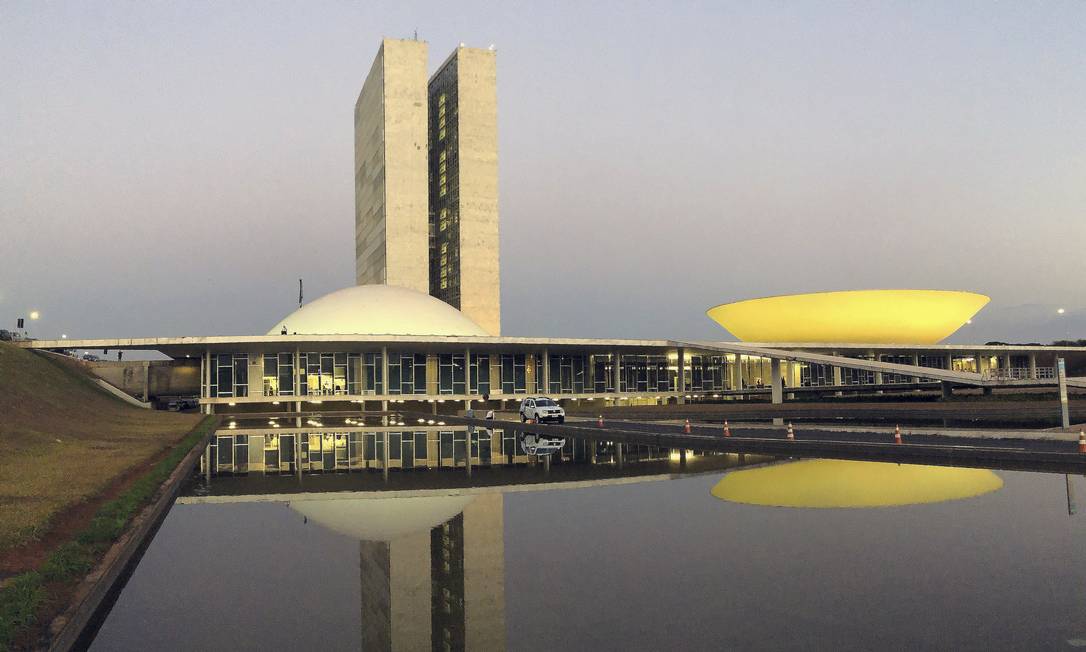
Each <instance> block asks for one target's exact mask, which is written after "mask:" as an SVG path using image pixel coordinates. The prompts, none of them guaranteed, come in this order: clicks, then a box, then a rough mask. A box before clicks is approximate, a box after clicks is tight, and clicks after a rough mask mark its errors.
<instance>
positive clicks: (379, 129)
mask: <svg viewBox="0 0 1086 652" xmlns="http://www.w3.org/2000/svg"><path fill="white" fill-rule="evenodd" d="M427 54H428V53H427V45H426V43H425V42H423V41H415V40H398V39H385V40H383V41H382V42H381V48H380V50H378V52H377V58H376V59H374V61H373V66H372V67H371V68H370V72H369V75H367V77H366V81H365V83H364V84H363V85H362V92H361V93H360V94H359V96H358V102H357V103H356V104H355V109H354V134H355V135H354V143H355V147H354V159H355V281H356V283H358V284H359V285H364V284H371V283H383V284H388V285H399V286H403V287H406V288H411V289H413V290H418V291H420V292H424V293H427V294H430V295H432V296H434V297H437V298H438V299H441V300H442V301H444V302H446V303H448V304H449V305H451V306H453V307H454V308H457V309H458V310H460V311H461V312H463V313H464V314H466V315H467V316H468V317H470V318H471V319H473V320H474V321H475V322H476V323H478V324H479V325H480V326H482V327H483V329H485V330H486V331H487V332H488V333H490V334H491V335H500V334H501V293H500V278H499V263H498V102H497V85H496V77H497V74H496V72H497V71H496V66H495V53H494V51H493V50H489V49H487V50H483V49H477V48H467V47H463V46H461V47H458V48H457V49H456V50H455V51H454V52H453V53H452V54H451V55H450V56H449V58H448V59H446V60H445V62H444V63H443V64H442V65H441V66H440V67H439V68H438V69H437V72H435V73H434V74H433V75H432V76H430V77H429V78H428V77H427V72H426V71H427Z"/></svg>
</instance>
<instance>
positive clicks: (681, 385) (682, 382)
mask: <svg viewBox="0 0 1086 652" xmlns="http://www.w3.org/2000/svg"><path fill="white" fill-rule="evenodd" d="M675 353H676V355H677V360H676V364H677V365H678V368H679V375H678V378H676V380H675V389H676V391H678V392H679V398H678V400H677V401H676V403H678V404H679V405H682V404H684V403H686V349H683V348H681V347H680V348H679V349H678V350H677V351H676V352H675Z"/></svg>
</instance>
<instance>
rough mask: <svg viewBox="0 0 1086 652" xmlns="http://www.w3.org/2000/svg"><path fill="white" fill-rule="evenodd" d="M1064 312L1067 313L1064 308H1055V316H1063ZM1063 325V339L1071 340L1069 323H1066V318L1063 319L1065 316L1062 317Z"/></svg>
mask: <svg viewBox="0 0 1086 652" xmlns="http://www.w3.org/2000/svg"><path fill="white" fill-rule="evenodd" d="M1066 313H1067V311H1066V310H1064V309H1063V308H1056V316H1058V317H1060V318H1063V316H1064V315H1065V314H1066ZM1063 326H1064V331H1063V338H1064V339H1065V340H1067V341H1068V342H1070V341H1071V325H1070V324H1068V323H1067V319H1065V318H1064V319H1063Z"/></svg>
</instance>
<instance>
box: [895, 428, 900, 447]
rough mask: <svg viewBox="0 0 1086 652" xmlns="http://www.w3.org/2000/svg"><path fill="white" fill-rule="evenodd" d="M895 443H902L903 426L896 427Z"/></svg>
mask: <svg viewBox="0 0 1086 652" xmlns="http://www.w3.org/2000/svg"><path fill="white" fill-rule="evenodd" d="M894 443H895V444H900V443H901V426H894Z"/></svg>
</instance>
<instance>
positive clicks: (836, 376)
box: [831, 351, 844, 396]
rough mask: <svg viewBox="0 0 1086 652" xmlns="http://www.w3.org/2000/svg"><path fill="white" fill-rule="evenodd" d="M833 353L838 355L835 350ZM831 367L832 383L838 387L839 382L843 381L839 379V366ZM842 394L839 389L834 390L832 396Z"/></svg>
mask: <svg viewBox="0 0 1086 652" xmlns="http://www.w3.org/2000/svg"><path fill="white" fill-rule="evenodd" d="M833 355H834V356H836V355H838V354H837V351H834V352H833ZM831 369H832V370H833V385H834V387H840V386H841V383H842V382H843V381H842V379H841V375H842V374H841V367H831ZM843 394H844V392H841V391H837V392H834V396H841V395H843Z"/></svg>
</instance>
